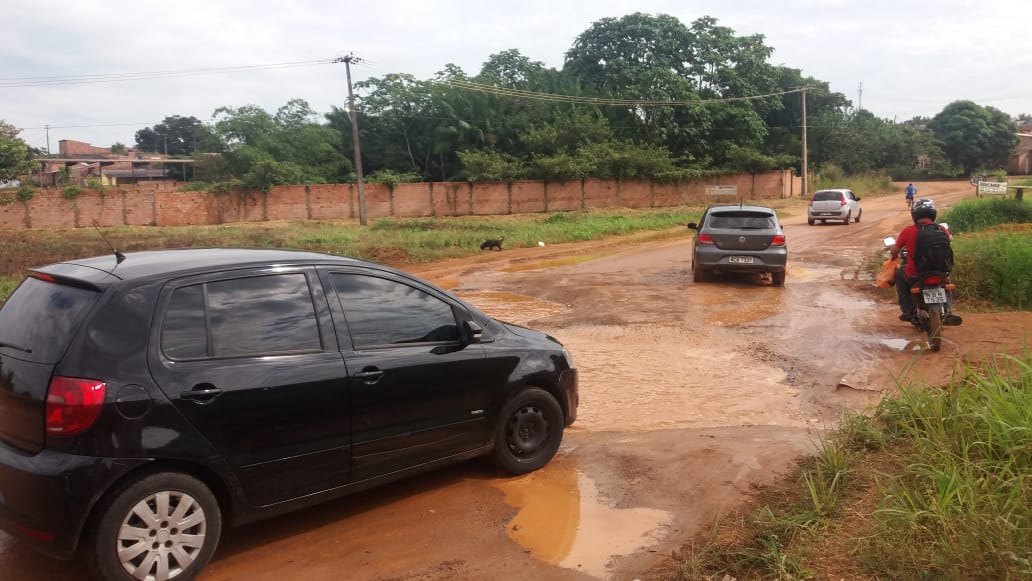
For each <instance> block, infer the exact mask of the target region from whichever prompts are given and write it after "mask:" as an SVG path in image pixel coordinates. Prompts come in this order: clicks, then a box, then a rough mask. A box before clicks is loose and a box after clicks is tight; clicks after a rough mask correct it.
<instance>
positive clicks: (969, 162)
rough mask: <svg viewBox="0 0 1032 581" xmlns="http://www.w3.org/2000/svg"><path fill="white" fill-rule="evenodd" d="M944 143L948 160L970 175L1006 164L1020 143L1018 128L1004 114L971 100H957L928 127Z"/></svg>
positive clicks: (934, 118)
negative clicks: (980, 169)
mask: <svg viewBox="0 0 1032 581" xmlns="http://www.w3.org/2000/svg"><path fill="white" fill-rule="evenodd" d="M928 127H929V129H931V130H932V133H934V134H935V137H936V138H937V139H938V140H939V141H940V142H942V144H943V151H944V153H945V155H946V158H947V159H948V160H949V161H950V162H951V163H953V164H954V165H956V166H958V167H962V168H964V172H965V173H968V174H970V173H971V172H973V171H974V170H976V169H978V168H1000V167H1005V166H1006V165H1007V159H1008V158H1009V157H1010V155H1011V152H1012V151H1013V150H1014V146H1015V145H1016V144H1017V143H1018V136H1017V132H1018V128H1017V125H1016V124H1015V123H1014V120H1013V119H1011V117H1010V115H1007V114H1006V113H1004V112H1003V111H1000V110H999V109H996V108H995V107H982V106H981V105H978V104H976V103H973V102H971V101H954V102H952V103H950V104H949V105H947V106H946V107H945V108H944V109H943V110H942V111H941V112H939V114H938V115H936V116H935V117H933V118H932V120H931V121H930V122H929V124H928Z"/></svg>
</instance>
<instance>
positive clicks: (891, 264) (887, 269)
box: [875, 258, 899, 288]
mask: <svg viewBox="0 0 1032 581" xmlns="http://www.w3.org/2000/svg"><path fill="white" fill-rule="evenodd" d="M898 266H899V259H898V258H890V259H889V260H886V261H885V264H883V265H882V267H881V272H879V273H878V277H877V279H875V280H876V281H877V282H875V284H876V285H878V287H880V288H889V287H890V286H892V285H894V284H896V268H897V267H898Z"/></svg>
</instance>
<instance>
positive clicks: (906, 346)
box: [881, 339, 928, 351]
mask: <svg viewBox="0 0 1032 581" xmlns="http://www.w3.org/2000/svg"><path fill="white" fill-rule="evenodd" d="M881 343H882V345H885V346H886V347H888V348H889V349H895V350H896V351H924V350H925V349H927V348H928V344H927V343H925V342H924V340H922V339H911V340H907V339H882V340H881Z"/></svg>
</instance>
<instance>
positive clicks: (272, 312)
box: [161, 273, 322, 359]
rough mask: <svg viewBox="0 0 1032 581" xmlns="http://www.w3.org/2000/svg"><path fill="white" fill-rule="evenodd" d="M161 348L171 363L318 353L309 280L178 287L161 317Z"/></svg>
mask: <svg viewBox="0 0 1032 581" xmlns="http://www.w3.org/2000/svg"><path fill="white" fill-rule="evenodd" d="M205 306H207V312H205ZM209 339H210V342H209ZM161 348H162V350H163V351H164V353H165V355H167V356H169V357H172V358H174V359H194V358H199V357H254V356H260V355H275V354H285V353H305V352H312V351H321V350H322V341H321V340H320V338H319V324H318V321H317V320H316V314H315V306H314V304H313V303H312V294H311V292H310V290H309V288H308V280H307V278H306V277H305V275H304V274H300V273H297V274H277V275H268V276H255V277H249V278H234V279H230V280H220V281H215V282H210V283H205V284H196V285H191V286H185V287H181V288H178V289H176V290H175V292H174V293H173V294H172V299H171V300H170V301H169V305H168V309H167V310H166V313H165V320H164V323H163V325H162V330H161Z"/></svg>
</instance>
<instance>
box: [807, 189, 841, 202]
mask: <svg viewBox="0 0 1032 581" xmlns="http://www.w3.org/2000/svg"><path fill="white" fill-rule="evenodd" d="M841 200H842V192H830V191H828V192H817V193H815V194H814V195H813V201H815V202H830V201H836V202H838V201H841Z"/></svg>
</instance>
